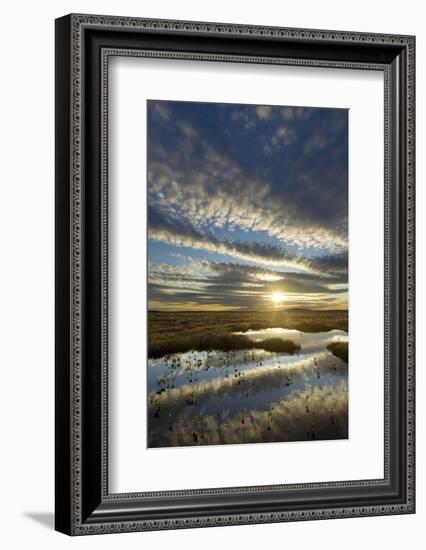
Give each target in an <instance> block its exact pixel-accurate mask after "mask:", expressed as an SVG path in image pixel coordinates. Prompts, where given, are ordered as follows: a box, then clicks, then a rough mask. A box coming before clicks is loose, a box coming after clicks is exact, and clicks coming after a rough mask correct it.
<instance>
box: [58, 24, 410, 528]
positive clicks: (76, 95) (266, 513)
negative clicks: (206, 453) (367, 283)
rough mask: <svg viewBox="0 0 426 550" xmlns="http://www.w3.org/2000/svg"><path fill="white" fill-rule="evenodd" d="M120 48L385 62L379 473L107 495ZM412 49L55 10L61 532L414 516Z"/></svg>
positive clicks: (355, 64)
mask: <svg viewBox="0 0 426 550" xmlns="http://www.w3.org/2000/svg"><path fill="white" fill-rule="evenodd" d="M116 55H120V56H145V57H151V58H168V59H175V60H179V59H191V60H198V59H199V60H210V61H228V62H245V63H273V64H283V65H301V66H311V67H312V66H315V67H338V68H343V69H359V70H363V69H368V70H372V69H373V70H377V71H382V72H383V73H384V82H385V84H384V87H385V97H384V106H385V113H384V115H385V143H384V159H385V170H384V173H385V196H384V198H383V200H384V206H385V262H384V263H385V273H384V280H385V317H384V333H385V383H384V402H385V411H384V425H385V430H384V477H383V479H374V480H368V479H366V480H362V481H346V482H330V483H312V484H308V483H306V484H296V485H274V486H250V487H230V488H226V489H199V490H188V491H158V492H154V493H130V494H110V493H109V492H108V468H107V459H108V456H107V448H108V445H107V442H108V437H107V436H108V425H107V418H108V415H107V405H108V377H107V365H108V354H107V338H108V330H107V315H108V301H107V296H108V293H107V283H108V280H107V260H108V254H107V228H108V216H107V193H108V171H107V122H108V96H107V74H108V59H109V57H110V56H116ZM414 56H415V39H414V37H413V36H399V35H382V34H364V33H353V32H341V31H324V30H306V29H291V28H277V27H254V26H245V25H235V24H229V25H228V24H217V23H201V22H187V21H168V20H148V19H137V18H134V19H133V18H127V17H115V16H114V17H109V16H96V15H74V14H72V15H68V16H65V17H63V18H60V19H58V20H57V21H56V173H55V174H56V385H55V391H56V447H55V450H56V474H55V475H56V529H57V530H58V531H61V532H63V533H66V534H69V535H85V534H99V533H119V532H125V531H144V530H157V529H177V528H188V527H204V526H218V525H237V524H248V523H266V522H284V521H296V520H310V519H327V518H345V517H359V516H372V515H385V514H408V513H414V511H415V501H414V492H415V487H414V486H415V480H414V476H415V471H414V470H415V467H414V464H415V462H414V163H415V159H414V155H415V143H414V140H415V136H414V134H415V89H414V85H415V83H414V80H415V57H414ZM177 62H178V61H177Z"/></svg>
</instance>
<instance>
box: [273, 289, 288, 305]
mask: <svg viewBox="0 0 426 550" xmlns="http://www.w3.org/2000/svg"><path fill="white" fill-rule="evenodd" d="M271 300H272V301H273V302H274V304H279V303H281V302H285V301H286V300H287V296H286V295H285V294H284V293H282V292H273V293H272V294H271Z"/></svg>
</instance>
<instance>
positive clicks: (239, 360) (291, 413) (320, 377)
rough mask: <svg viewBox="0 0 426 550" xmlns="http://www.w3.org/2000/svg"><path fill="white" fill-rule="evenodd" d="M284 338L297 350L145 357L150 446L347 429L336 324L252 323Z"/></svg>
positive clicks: (291, 437)
mask: <svg viewBox="0 0 426 550" xmlns="http://www.w3.org/2000/svg"><path fill="white" fill-rule="evenodd" d="M237 334H243V335H245V336H247V337H248V338H250V339H251V340H253V342H259V341H261V340H264V339H267V338H282V339H289V340H292V341H293V342H295V343H296V344H298V345H300V351H299V352H298V353H295V354H294V355H289V354H286V353H272V352H267V351H263V350H261V349H253V350H251V349H250V350H241V351H231V352H223V351H201V352H199V351H190V352H186V353H176V354H172V355H167V356H163V357H160V358H158V359H150V360H149V361H148V377H147V387H148V446H149V447H170V446H183V445H209V444H226V443H254V442H269V441H271V442H272V441H275V442H278V441H299V440H312V439H339V438H346V437H347V401H348V396H347V380H348V367H347V364H346V363H344V362H343V361H342V360H341V359H339V358H338V357H335V356H334V355H333V354H332V353H331V352H330V351H329V350H328V349H327V345H328V344H330V343H332V342H336V341H345V342H347V341H348V335H347V333H346V332H344V331H341V330H332V331H330V332H318V333H304V332H301V331H297V330H288V329H285V328H270V329H264V330H257V331H256V330H249V331H247V332H244V333H237Z"/></svg>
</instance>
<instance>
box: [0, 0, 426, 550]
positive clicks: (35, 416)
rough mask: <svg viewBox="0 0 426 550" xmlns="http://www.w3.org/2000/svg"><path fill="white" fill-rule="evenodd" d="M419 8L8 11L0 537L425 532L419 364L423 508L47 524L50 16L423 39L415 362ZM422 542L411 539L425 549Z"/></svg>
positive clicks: (387, 540)
mask: <svg viewBox="0 0 426 550" xmlns="http://www.w3.org/2000/svg"><path fill="white" fill-rule="evenodd" d="M422 4H423V3H422V2H420V1H417V2H415V1H406V2H400V1H395V0H387V1H376V2H372V1H371V0H357V1H356V2H355V1H350V2H344V1H341V0H340V1H339V0H336V1H334V0H322V1H318V0H298V1H297V2H274V1H273V0H262V1H256V2H253V1H252V0H245V1H244V0H239V1H237V0H235V1H234V2H231V1H230V0H214V1H211V2H202V1H200V0H198V1H197V0H177V1H176V0H155V1H152V2H137V1H130V0H119V1H118V0H115V1H114V0H102V1H101V0H87V1H86V2H84V3H82V2H76V1H68V0H56V1H51V2H43V1H41V0H39V1H37V2H29V1H26V2H18V1H16V0H15V1H14V2H10V3H6V4H4V5H3V6H2V25H1V32H0V40H1V50H0V51H1V56H2V62H1V65H0V71H1V72H0V74H1V87H0V94H1V101H0V109H1V117H0V128H1V132H0V140H1V148H0V151H1V164H0V166H1V179H0V185H1V194H0V245H1V249H0V250H1V269H0V278H1V284H0V325H1V326H0V346H1V347H0V358H1V359H0V361H1V374H2V377H1V382H0V427H1V428H0V440H1V443H0V445H1V454H0V463H1V464H0V518H1V524H0V525H1V526H0V544H1V545H2V547H3V548H6V549H15V548H27V547H35V548H39V547H40V548H46V549H49V548H54V549H61V548H65V547H70V546H71V545H72V546H73V547H74V548H77V547H78V548H93V549H95V548H117V547H119V548H139V547H141V546H142V545H145V546H146V547H148V546H154V547H155V548H156V549H160V550H162V549H166V548H173V549H179V548H188V547H189V546H192V547H195V546H201V547H203V548H206V549H207V548H220V547H223V548H227V547H230V546H231V545H237V544H238V545H240V546H243V547H244V548H259V547H260V546H261V545H267V544H269V545H271V546H273V547H284V546H286V547H288V548H291V547H297V548H299V549H305V548H306V549H308V548H309V549H311V548H315V550H317V549H318V550H319V549H322V548H324V549H327V550H332V549H334V548H336V549H339V550H341V548H342V547H344V548H347V549H351V548H359V546H360V545H363V546H365V547H366V548H372V547H379V548H384V549H385V548H389V549H397V548H401V547H403V546H405V545H407V546H409V545H410V544H412V543H415V542H416V541H418V542H420V538H421V537H422V538H423V539H424V531H423V529H422V527H423V526H424V523H425V521H426V505H425V496H426V490H425V489H426V484H425V479H426V476H425V470H424V466H423V465H424V464H425V438H426V436H425V433H426V431H425V421H424V419H425V413H426V400H425V399H423V392H424V391H425V389H426V376H425V374H424V370H423V363H422V361H420V359H419V360H418V375H417V392H418V407H417V409H418V415H417V416H418V446H417V457H418V458H417V462H418V465H419V467H418V472H417V476H418V482H417V486H418V499H417V500H418V506H417V509H418V512H417V514H416V515H414V516H392V517H379V518H364V519H350V520H333V521H316V522H308V523H293V524H275V525H261V526H246V527H226V528H223V527H221V528H213V529H199V530H189V531H170V532H162V533H145V534H140V533H139V534H126V535H119V536H116V535H110V536H105V535H103V536H95V537H85V538H75V539H71V538H68V537H65V536H64V535H61V534H58V533H55V532H54V531H53V530H52V526H53V468H54V460H53V425H54V414H53V372H54V366H53V349H54V348H53V343H54V338H53V334H54V330H53V329H54V315H53V305H54V298H53V296H54V294H53V293H54V276H53V268H54V254H53V251H54V235H53V228H54V212H53V207H54V200H53V198H54V196H53V188H54V182H53V158H54V157H53V151H54V99H53V98H54V71H53V61H54V47H53V46H54V41H53V40H54V23H53V20H54V18H55V17H59V16H61V15H63V14H66V13H69V12H85V13H104V14H117V15H130V16H141V17H159V18H176V19H192V20H197V19H198V20H209V21H221V22H235V23H251V24H265V25H282V26H295V27H313V28H324V29H330V28H331V29H343V30H354V31H372V32H390V33H406V34H416V35H417V97H418V106H417V151H418V156H419V157H420V158H419V159H418V168H417V181H418V187H417V189H418V191H417V205H418V207H417V208H418V220H419V221H418V230H417V231H418V242H419V243H420V245H419V246H418V257H417V265H418V323H417V326H418V335H419V339H418V358H422V356H423V354H424V353H425V352H426V350H425V338H424V336H423V335H424V333H425V328H426V327H425V315H424V309H425V306H426V303H425V290H424V288H425V287H424V283H423V285H421V284H420V281H422V280H425V279H426V272H425V252H424V249H425V246H424V240H423V235H424V234H425V231H426V227H425V219H426V216H425V215H424V211H423V209H424V208H425V207H426V203H425V190H424V185H423V182H424V179H425V162H424V160H423V158H424V157H423V155H421V154H420V153H421V152H422V151H424V150H425V147H426V143H425V130H426V126H425V102H424V99H423V98H424V97H425V95H426V80H425V79H426V64H425V54H426V30H425V28H424V21H425V17H424V14H423V10H422ZM419 547H420V544H414V548H419Z"/></svg>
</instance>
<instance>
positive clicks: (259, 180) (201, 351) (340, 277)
mask: <svg viewBox="0 0 426 550" xmlns="http://www.w3.org/2000/svg"><path fill="white" fill-rule="evenodd" d="M147 174H148V175H147V195H148V364H147V366H146V365H143V367H142V368H147V408H148V415H147V418H148V420H147V422H148V442H147V444H148V447H150V448H152V447H180V446H190V445H223V444H243V443H267V442H291V441H311V442H312V441H317V440H334V439H346V438H348V397H349V396H348V344H349V343H348V111H347V110H346V109H334V108H317V107H302V106H275V105H274V106H272V105H242V104H223V103H202V102H183V101H179V102H177V101H159V100H149V101H148V102H147Z"/></svg>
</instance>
